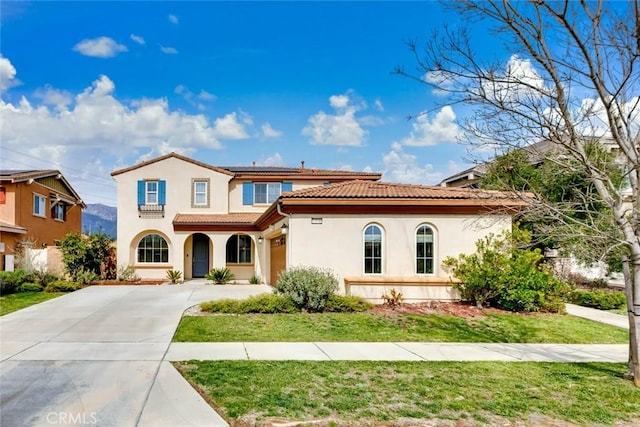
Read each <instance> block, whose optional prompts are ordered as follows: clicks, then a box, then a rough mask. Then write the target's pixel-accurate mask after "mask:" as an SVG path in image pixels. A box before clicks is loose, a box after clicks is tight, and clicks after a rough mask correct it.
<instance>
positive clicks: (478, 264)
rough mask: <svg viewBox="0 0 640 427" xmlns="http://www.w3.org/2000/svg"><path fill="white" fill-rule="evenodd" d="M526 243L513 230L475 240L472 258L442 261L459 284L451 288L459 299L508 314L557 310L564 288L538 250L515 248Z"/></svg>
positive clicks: (558, 309) (523, 238)
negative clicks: (501, 309)
mask: <svg viewBox="0 0 640 427" xmlns="http://www.w3.org/2000/svg"><path fill="white" fill-rule="evenodd" d="M529 240H530V239H529V236H528V235H526V234H525V233H523V232H520V231H519V230H517V229H516V230H514V231H513V233H504V234H503V235H502V236H500V237H496V236H494V235H489V236H487V237H486V238H484V239H482V240H480V241H478V242H477V243H476V253H474V254H472V255H465V254H462V255H460V256H459V257H458V258H453V257H448V258H446V259H445V260H444V262H443V263H444V265H445V268H447V269H449V270H450V271H451V273H452V274H453V275H454V276H455V277H457V278H458V279H460V281H461V283H460V284H456V285H455V287H456V289H458V291H459V292H460V296H461V297H462V299H464V300H468V301H471V302H472V303H475V304H476V305H477V306H479V307H483V306H489V305H493V306H496V307H500V308H503V309H506V310H511V311H527V312H530V311H551V312H554V311H561V310H562V307H563V303H562V298H563V296H564V295H565V294H566V292H567V289H568V288H567V286H566V285H565V284H564V283H563V282H561V281H559V280H558V279H556V278H554V277H553V273H552V272H551V270H550V269H548V268H547V266H546V265H544V264H543V263H542V260H543V256H542V255H541V254H540V251H539V250H537V249H536V250H527V249H522V248H520V247H518V246H519V245H526V244H527V243H528V242H529Z"/></svg>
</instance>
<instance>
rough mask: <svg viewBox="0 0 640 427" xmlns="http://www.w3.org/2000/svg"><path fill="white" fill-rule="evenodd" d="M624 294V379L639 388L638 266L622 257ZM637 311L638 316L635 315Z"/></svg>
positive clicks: (639, 317) (639, 306)
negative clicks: (626, 333) (626, 328)
mask: <svg viewBox="0 0 640 427" xmlns="http://www.w3.org/2000/svg"><path fill="white" fill-rule="evenodd" d="M622 265H623V271H624V292H625V294H626V296H627V314H628V317H629V363H628V369H627V374H626V377H627V378H629V379H632V380H633V382H634V384H635V385H636V386H640V358H639V357H640V354H639V353H640V352H639V351H638V343H640V336H639V334H640V316H639V315H638V314H640V305H636V304H635V302H636V300H635V298H634V297H635V293H636V286H635V285H636V283H640V280H639V276H640V266H638V265H635V264H631V266H630V265H629V259H628V258H627V257H626V256H625V257H623V264H622ZM636 311H638V314H636Z"/></svg>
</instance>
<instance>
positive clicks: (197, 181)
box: [191, 178, 210, 208]
mask: <svg viewBox="0 0 640 427" xmlns="http://www.w3.org/2000/svg"><path fill="white" fill-rule="evenodd" d="M191 183H192V184H191V191H192V193H191V194H192V197H191V206H192V207H194V208H208V207H209V200H210V199H209V188H210V185H209V178H194V179H192V180H191ZM199 184H204V192H202V191H198V185H199ZM198 196H201V197H203V199H204V200H203V201H202V203H198Z"/></svg>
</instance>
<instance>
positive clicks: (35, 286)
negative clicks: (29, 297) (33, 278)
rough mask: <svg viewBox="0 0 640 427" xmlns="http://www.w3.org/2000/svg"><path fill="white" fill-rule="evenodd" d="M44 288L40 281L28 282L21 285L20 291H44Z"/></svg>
mask: <svg viewBox="0 0 640 427" xmlns="http://www.w3.org/2000/svg"><path fill="white" fill-rule="evenodd" d="M42 289H43V288H42V285H40V284H39V283H31V282H26V283H23V284H22V285H20V287H19V288H18V292H42Z"/></svg>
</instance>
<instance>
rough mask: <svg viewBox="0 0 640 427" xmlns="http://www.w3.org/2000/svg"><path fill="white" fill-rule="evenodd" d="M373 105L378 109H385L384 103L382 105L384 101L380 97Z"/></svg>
mask: <svg viewBox="0 0 640 427" xmlns="http://www.w3.org/2000/svg"><path fill="white" fill-rule="evenodd" d="M373 106H374V107H375V109H376V110H378V111H384V105H382V101H380V99H379V98H378V99H376V100H375V102H374V103H373Z"/></svg>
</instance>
